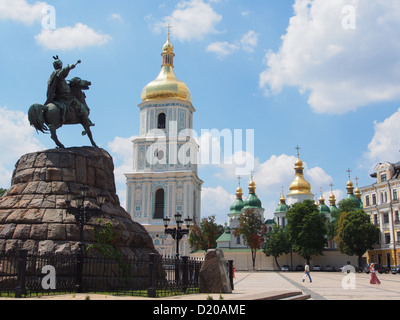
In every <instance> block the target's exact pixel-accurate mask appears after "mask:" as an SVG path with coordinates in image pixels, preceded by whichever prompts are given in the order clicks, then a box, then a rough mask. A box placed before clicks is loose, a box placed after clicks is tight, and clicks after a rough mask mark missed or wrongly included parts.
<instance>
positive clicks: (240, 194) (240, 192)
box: [236, 186, 243, 199]
mask: <svg viewBox="0 0 400 320" xmlns="http://www.w3.org/2000/svg"><path fill="white" fill-rule="evenodd" d="M236 198H237V199H242V198H243V189H242V188H241V187H240V186H239V187H238V188H237V189H236Z"/></svg>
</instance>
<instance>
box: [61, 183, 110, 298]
mask: <svg viewBox="0 0 400 320" xmlns="http://www.w3.org/2000/svg"><path fill="white" fill-rule="evenodd" d="M88 192H89V188H88V187H86V186H82V187H80V188H79V193H80V194H79V196H77V197H74V195H73V194H71V193H67V194H66V195H65V203H66V204H67V207H66V211H67V214H73V215H74V216H75V220H76V223H77V224H78V226H79V243H78V254H77V267H76V292H78V293H82V292H83V289H82V288H83V281H82V280H83V259H84V254H83V227H84V226H85V224H86V223H87V222H89V220H90V218H91V217H92V216H94V215H98V214H100V213H101V207H102V206H103V204H104V203H105V201H106V195H105V194H104V193H103V192H102V193H100V194H99V195H97V197H96V198H97V203H98V204H99V206H100V208H98V209H96V208H89V207H85V200H86V198H87V195H88ZM72 200H75V205H76V207H73V206H72V205H71V203H72Z"/></svg>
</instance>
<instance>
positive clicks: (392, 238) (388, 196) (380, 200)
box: [360, 162, 400, 267]
mask: <svg viewBox="0 0 400 320" xmlns="http://www.w3.org/2000/svg"><path fill="white" fill-rule="evenodd" d="M371 177H372V178H374V179H376V182H375V183H373V184H371V185H369V186H366V187H362V188H360V191H361V193H362V200H363V205H364V211H365V212H366V213H368V214H369V215H370V217H371V222H372V223H373V224H374V225H376V226H378V227H379V229H380V231H381V232H380V237H379V242H378V244H376V245H375V247H374V250H371V251H368V253H367V261H368V263H369V262H375V263H379V264H382V265H384V266H389V267H390V266H392V267H393V266H396V265H399V264H400V262H399V261H400V250H399V249H400V219H399V212H400V203H399V192H400V162H398V163H395V164H393V163H389V162H384V163H379V164H378V165H376V167H375V169H374V173H373V174H371Z"/></svg>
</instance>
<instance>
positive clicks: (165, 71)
mask: <svg viewBox="0 0 400 320" xmlns="http://www.w3.org/2000/svg"><path fill="white" fill-rule="evenodd" d="M161 55H162V57H163V64H162V66H161V72H160V74H159V75H158V77H157V78H156V79H155V80H154V81H152V82H150V83H149V84H148V85H147V86H145V87H144V89H143V91H142V101H143V102H146V101H157V100H165V99H178V100H184V101H188V102H190V103H192V94H191V93H190V91H189V89H188V87H187V86H186V84H185V83H184V82H182V81H179V80H178V78H177V77H176V75H175V73H174V57H175V54H174V46H173V45H172V44H171V42H170V40H169V34H168V40H167V42H166V43H165V44H164V46H163V53H162V54H161Z"/></svg>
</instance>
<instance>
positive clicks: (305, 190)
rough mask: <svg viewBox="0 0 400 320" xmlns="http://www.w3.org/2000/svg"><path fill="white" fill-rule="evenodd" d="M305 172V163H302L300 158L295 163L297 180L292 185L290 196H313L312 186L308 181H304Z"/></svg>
mask: <svg viewBox="0 0 400 320" xmlns="http://www.w3.org/2000/svg"><path fill="white" fill-rule="evenodd" d="M303 170H304V167H303V161H301V160H300V158H298V159H297V161H296V163H295V171H296V178H295V179H294V181H293V182H292V183H291V184H290V193H289V195H295V194H310V195H312V193H311V185H310V184H309V183H308V182H307V181H306V179H304V174H303Z"/></svg>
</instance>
